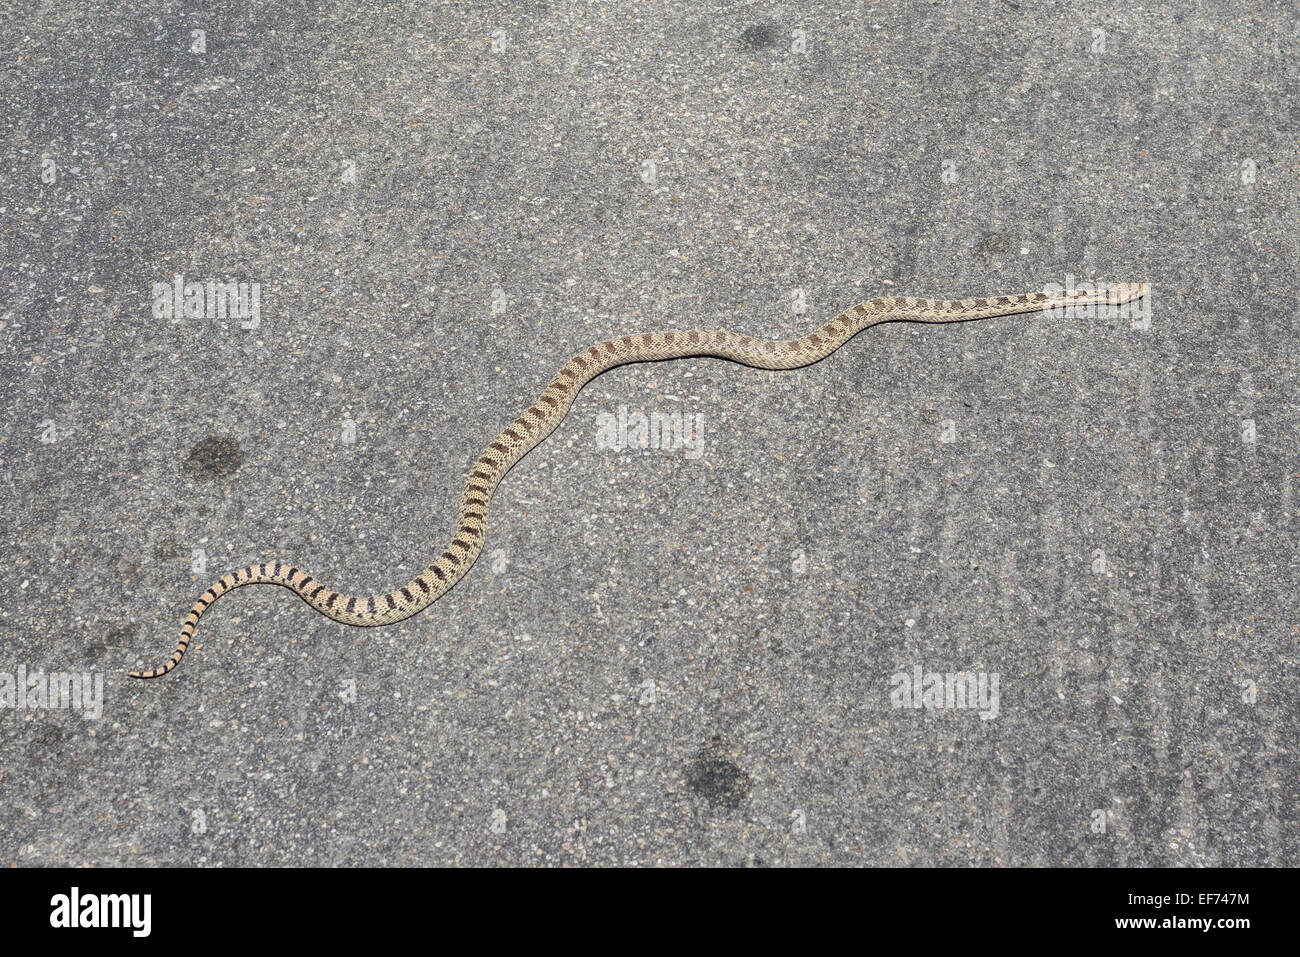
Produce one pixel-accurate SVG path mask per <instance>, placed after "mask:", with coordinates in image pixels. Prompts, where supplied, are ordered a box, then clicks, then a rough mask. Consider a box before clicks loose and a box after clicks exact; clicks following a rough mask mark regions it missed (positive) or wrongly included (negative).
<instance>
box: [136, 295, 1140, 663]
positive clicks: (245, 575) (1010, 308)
mask: <svg viewBox="0 0 1300 957" xmlns="http://www.w3.org/2000/svg"><path fill="white" fill-rule="evenodd" d="M1146 290H1147V287H1146V285H1145V284H1142V283H1119V284H1115V285H1111V286H1107V287H1103V288H1101V289H1098V290H1095V291H1094V290H1088V291H1083V292H1075V291H1066V292H1062V293H1045V292H1037V293H1030V294H1028V295H1024V296H998V297H996V298H991V299H954V300H944V301H936V300H934V299H906V298H898V297H896V298H891V299H872V300H871V301H870V302H865V303H862V304H861V305H857V306H854V307H853V308H852V309H849V310H847V311H846V312H842V313H840V314H839V315H838V316H836V317H835V318H834V319H832V320H831V321H830V322H828V323H827V324H826V325H824V326H822V327H821V328H820V329H818V330H817V331H816V332H811V333H809V334H808V335H806V336H804V337H803V338H802V339H787V340H775V339H754V338H751V337H750V336H744V335H740V334H738V333H734V332H727V331H725V330H722V329H718V330H709V331H691V332H650V333H645V334H644V335H635V336H623V337H621V338H618V339H610V340H609V341H607V342H602V343H600V344H599V345H595V346H592V347H591V348H590V349H587V350H586V351H585V352H580V353H578V355H576V356H574V357H573V358H572V359H570V360H569V362H568V364H567V365H565V367H564V368H563V369H561V370H560V371H559V373H557V374H556V376H555V378H554V379H552V380H551V384H550V385H548V386H547V387H546V390H545V391H544V392H543V393H542V394H541V397H540V398H538V400H537V401H536V402H535V403H533V405H532V406H530V407H529V409H528V411H526V412H525V413H524V414H523V415H521V416H520V417H519V418H517V419H515V420H514V422H512V423H510V425H508V426H506V427H505V429H503V430H502V432H501V434H500V435H498V436H497V437H496V438H495V439H493V440H492V444H491V445H489V446H488V447H487V449H486V450H484V452H483V454H482V455H481V456H479V458H478V460H477V461H476V462H475V463H474V467H473V470H472V471H471V472H470V474H469V479H468V480H467V481H466V483H465V494H464V495H463V496H462V497H461V500H460V522H459V525H458V526H457V528H456V534H455V536H454V537H453V538H452V540H451V543H450V544H449V545H448V546H447V549H446V550H445V551H444V552H443V553H442V554H441V555H439V556H438V558H437V559H436V560H435V561H434V563H433V564H432V565H430V566H429V567H428V568H426V569H425V570H424V571H423V572H421V573H420V574H419V575H417V576H416V577H415V578H414V579H413V580H412V581H410V582H407V583H406V584H405V585H403V586H402V587H401V588H399V589H397V591H394V592H389V593H388V594H386V595H368V596H360V597H358V596H353V595H344V594H342V593H341V592H336V591H334V590H333V589H332V588H330V587H328V586H327V585H324V584H322V583H321V582H318V581H317V580H316V579H315V578H313V577H312V576H311V575H308V574H307V573H306V572H304V571H302V570H300V569H298V568H296V567H295V566H293V565H286V564H283V563H281V562H267V563H266V564H262V565H249V566H248V567H247V568H241V569H240V570H239V571H237V572H233V573H231V574H229V575H227V576H226V577H224V578H222V579H221V580H220V581H218V582H217V583H216V584H215V585H213V586H212V587H211V588H209V589H208V590H207V591H205V592H204V593H203V594H202V595H201V596H199V600H198V601H197V602H195V603H194V607H193V608H191V609H190V613H189V616H188V617H187V618H186V619H185V624H184V626H183V627H182V628H181V638H180V644H178V645H177V646H176V651H175V652H173V653H172V656H171V657H170V658H169V659H167V661H166V663H164V664H162V665H160V666H158V667H157V668H155V669H154V670H153V671H132V672H130V675H131V677H132V678H157V677H159V676H160V675H165V674H167V673H168V672H169V671H171V670H172V669H173V668H175V667H176V665H177V664H179V663H180V660H181V656H182V655H184V654H185V649H186V648H188V647H189V644H190V641H191V640H193V638H194V631H195V629H196V627H197V626H198V622H199V618H200V617H201V616H202V615H203V613H204V612H205V611H206V610H207V609H208V608H209V607H211V605H212V603H213V602H215V601H216V600H217V599H218V598H220V597H221V596H222V595H224V594H225V593H226V592H228V591H232V590H234V589H236V588H240V587H242V586H244V585H259V584H268V585H280V586H282V587H284V588H291V589H293V590H294V591H295V592H297V594H298V596H299V597H300V598H302V600H303V601H305V602H307V604H309V605H311V606H312V607H313V608H315V609H316V610H317V611H318V612H320V613H321V614H322V615H325V616H326V617H328V618H332V619H333V620H334V621H338V622H342V623H343V624H346V625H389V624H392V623H393V622H398V621H401V620H402V619H404V618H409V617H410V616H411V615H414V614H415V613H416V612H419V611H422V610H423V609H424V608H426V607H428V606H429V605H431V604H432V603H433V602H435V601H437V600H438V599H439V598H440V597H441V596H442V595H443V594H445V593H446V592H447V590H448V589H450V588H451V587H452V586H453V585H455V584H456V582H458V581H460V579H461V578H462V577H463V576H464V575H465V573H466V572H467V571H469V567H470V566H471V565H473V564H474V560H475V559H476V558H478V555H479V552H481V551H482V550H483V541H484V537H485V535H486V530H487V514H488V503H489V502H490V501H491V500H492V492H493V490H494V489H496V487H497V483H498V482H500V481H501V479H502V477H503V476H504V475H505V474H506V473H507V472H508V471H510V468H511V467H512V466H513V465H514V464H515V463H516V462H518V461H519V460H520V459H521V458H523V456H524V455H526V454H527V453H528V451H529V450H530V449H532V448H533V447H534V446H535V445H537V444H538V443H539V442H541V441H542V440H543V439H544V438H546V437H547V436H548V435H550V434H551V432H553V431H554V430H555V427H556V426H557V425H559V424H560V420H561V419H563V418H564V415H565V413H566V412H568V411H569V407H570V406H571V405H573V400H574V398H575V397H576V396H577V394H578V392H579V391H581V389H582V387H583V386H584V385H586V384H587V383H588V382H590V381H591V380H592V379H594V378H595V377H596V376H598V375H600V374H601V373H602V372H604V371H606V370H607V369H612V368H614V367H615V366H621V365H626V364H627V363H629V362H654V361H659V360H663V359H682V358H685V357H687V356H714V357H717V358H720V359H730V360H731V361H732V362H738V363H741V364H742V365H747V366H753V367H755V368H759V369H797V368H799V367H801V366H806V365H811V364H812V363H814V362H817V361H819V360H821V359H824V358H826V356H828V355H830V354H831V353H832V352H834V351H835V350H836V349H838V348H839V347H840V346H842V345H844V343H846V342H848V341H849V340H850V339H852V338H853V337H854V336H856V335H857V334H858V333H859V332H861V331H862V330H863V329H866V328H867V327H869V326H874V325H876V324H877V323H880V322H894V321H905V322H961V321H963V320H967V319H989V318H993V317H995V316H1009V315H1014V314H1016V313H1022V312H1036V311H1039V310H1047V309H1053V308H1068V307H1081V306H1088V305H1092V304H1098V303H1104V304H1110V305H1117V304H1119V303H1125V302H1129V301H1130V300H1133V299H1137V298H1138V297H1140V296H1143V295H1145V294H1146Z"/></svg>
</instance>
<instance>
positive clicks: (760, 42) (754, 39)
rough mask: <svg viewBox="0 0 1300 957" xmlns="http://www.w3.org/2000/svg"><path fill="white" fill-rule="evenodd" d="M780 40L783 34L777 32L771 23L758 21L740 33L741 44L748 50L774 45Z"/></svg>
mask: <svg viewBox="0 0 1300 957" xmlns="http://www.w3.org/2000/svg"><path fill="white" fill-rule="evenodd" d="M780 40H781V35H780V34H779V33H777V32H776V27H775V26H773V25H772V24H770V23H756V24H754V25H753V26H752V27H748V28H746V30H745V32H744V33H742V34H741V35H740V45H741V46H743V47H744V48H745V49H747V50H761V49H763V48H764V47H774V46H776V45H777V43H779V42H780Z"/></svg>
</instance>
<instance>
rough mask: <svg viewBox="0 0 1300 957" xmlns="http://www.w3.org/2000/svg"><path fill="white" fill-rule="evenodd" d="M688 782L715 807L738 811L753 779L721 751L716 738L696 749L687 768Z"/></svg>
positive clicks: (751, 785)
mask: <svg viewBox="0 0 1300 957" xmlns="http://www.w3.org/2000/svg"><path fill="white" fill-rule="evenodd" d="M686 785H687V787H689V788H690V789H691V790H692V791H694V792H695V793H696V794H698V795H699V796H700V797H702V798H704V800H706V801H708V802H709V803H710V804H711V805H713V806H714V807H724V808H727V809H729V810H735V809H736V808H738V807H740V805H741V804H742V803H743V802H744V801H745V799H746V798H748V797H749V793H750V791H751V790H753V787H754V779H753V778H751V777H750V776H749V775H748V774H746V773H745V772H744V770H743V769H742V768H741V767H740V765H738V764H737V763H736V762H735V761H732V760H731V759H730V758H728V757H726V756H725V755H724V754H723V753H722V748H721V743H720V741H719V740H718V739H716V738H715V739H714V740H713V741H712V742H711V743H709V744H707V745H705V746H704V747H703V748H701V749H700V750H699V751H697V752H696V754H695V757H694V759H693V760H692V761H691V765H690V767H689V768H687V769H686Z"/></svg>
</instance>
